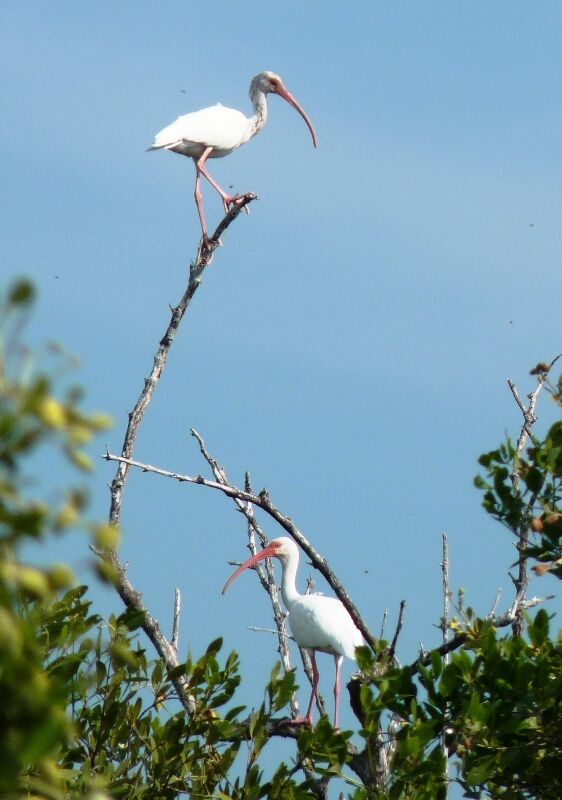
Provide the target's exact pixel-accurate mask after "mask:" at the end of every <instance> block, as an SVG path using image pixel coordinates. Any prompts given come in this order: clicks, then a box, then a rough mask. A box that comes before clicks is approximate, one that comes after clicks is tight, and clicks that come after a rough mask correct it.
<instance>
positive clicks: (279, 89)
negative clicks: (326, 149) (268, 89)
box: [276, 85, 318, 147]
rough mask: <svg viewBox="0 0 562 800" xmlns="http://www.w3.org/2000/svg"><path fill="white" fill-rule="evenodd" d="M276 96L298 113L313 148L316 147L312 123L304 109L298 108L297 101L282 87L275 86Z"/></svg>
mask: <svg viewBox="0 0 562 800" xmlns="http://www.w3.org/2000/svg"><path fill="white" fill-rule="evenodd" d="M276 94H278V95H279V97H282V98H283V100H286V101H287V102H288V103H289V105H291V106H293V108H294V109H295V111H298V112H299V114H300V115H301V117H302V118H303V119H304V121H305V122H306V124H307V125H308V130H309V131H310V133H311V136H312V142H313V144H314V147H317V146H318V139H317V138H316V131H315V130H314V127H313V125H312V122H311V121H310V118H309V116H308V114H307V113H306V111H305V110H304V108H302V106H300V105H299V104H298V103H297V101H296V100H295V98H294V97H293V95H292V94H291V93H290V92H288V91H287V90H286V89H285V87H284V86H283V85H281V86H277V91H276Z"/></svg>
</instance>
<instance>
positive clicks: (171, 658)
mask: <svg viewBox="0 0 562 800" xmlns="http://www.w3.org/2000/svg"><path fill="white" fill-rule="evenodd" d="M255 199H256V196H255V195H253V194H246V195H244V196H243V197H242V198H241V199H240V200H239V201H238V202H237V203H236V205H235V206H233V207H232V208H231V209H230V211H229V212H228V214H226V215H225V217H224V218H223V219H222V221H221V222H220V224H219V225H218V227H217V229H216V231H215V232H214V234H213V236H212V237H211V240H210V246H209V247H208V248H203V247H202V244H201V245H199V249H198V253H197V257H196V259H195V262H193V263H192V264H190V269H189V279H188V284H187V288H186V290H185V292H184V293H183V296H182V297H181V299H180V301H179V303H178V305H177V306H175V308H172V315H171V318H170V322H169V323H168V326H167V327H166V331H165V332H164V336H163V337H162V339H161V340H160V343H159V345H158V348H157V350H156V353H155V355H154V359H153V364H152V369H151V371H150V374H149V376H148V378H146V379H145V381H144V386H143V388H142V391H141V393H140V395H139V398H138V400H137V402H136V404H135V407H134V408H133V410H132V411H131V413H130V414H129V422H128V425H127V430H126V432H125V438H124V440H123V446H122V449H121V453H122V455H123V456H124V459H123V460H121V461H119V464H118V467H117V472H116V474H115V477H114V479H113V481H112V482H111V486H110V496H111V503H110V510H109V522H110V524H111V525H114V526H115V527H117V528H118V527H119V524H120V520H121V506H122V502H123V491H124V488H125V483H126V480H127V475H128V472H129V467H130V465H129V464H128V463H127V459H128V458H130V457H131V456H132V454H133V451H134V447H135V442H136V437H137V432H138V428H139V425H140V423H141V421H142V418H143V416H144V413H145V411H146V409H147V407H148V404H149V403H150V401H151V399H152V395H153V394H154V391H155V389H156V386H157V385H158V381H159V380H160V377H161V375H162V372H163V370H164V367H165V365H166V362H167V360H168V354H169V352H170V348H171V346H172V343H173V341H174V339H175V336H176V333H177V331H178V328H179V325H180V323H181V321H182V319H183V317H184V315H185V313H186V311H187V309H188V308H189V305H190V303H191V300H192V299H193V297H194V295H195V292H196V291H197V289H198V288H199V286H200V284H201V279H202V275H203V272H204V270H205V269H206V268H207V267H208V266H209V264H210V263H211V261H212V259H213V254H214V251H215V250H216V248H217V247H218V246H219V244H220V242H219V238H220V236H221V235H222V234H223V233H224V231H226V229H227V228H228V227H229V226H230V225H231V224H232V222H234V220H235V219H236V217H237V216H238V215H239V214H240V212H241V211H242V209H243V208H245V207H246V206H247V205H248V204H249V203H251V202H252V201H253V200H255ZM95 552H96V554H97V555H98V556H99V557H100V558H102V559H103V560H104V561H105V562H107V563H108V564H109V565H110V566H111V567H112V569H113V573H114V577H115V588H116V591H117V592H118V594H119V596H120V597H121V599H122V601H123V603H124V604H125V606H126V607H127V608H133V609H135V610H136V611H139V612H141V613H142V615H143V619H144V622H143V626H142V627H143V629H144V631H145V633H146V635H147V636H148V638H149V639H150V641H151V642H152V644H153V645H154V647H155V648H156V651H157V653H158V654H159V655H160V657H161V658H162V659H163V660H164V663H165V664H166V667H167V668H168V669H173V668H174V667H176V666H178V663H179V662H178V657H177V652H176V646H177V631H175V633H173V634H172V642H170V641H168V639H167V638H166V637H165V636H164V634H163V633H162V630H161V628H160V626H159V624H158V621H157V620H156V619H155V618H154V617H153V616H152V615H151V614H150V613H149V612H148V609H147V608H145V606H144V604H143V602H142V598H141V595H140V593H139V592H138V591H137V590H136V589H135V588H134V586H133V585H132V584H131V582H130V581H129V579H128V578H127V575H126V572H125V567H124V566H123V565H122V564H121V562H120V561H119V558H118V556H117V553H116V551H115V550H104V551H103V552H102V551H98V550H96V551H95ZM178 614H179V606H178ZM174 635H175V642H174ZM186 686H187V684H186V681H185V679H183V678H178V679H176V680H174V687H175V689H176V691H177V693H178V696H179V699H180V701H181V703H182V704H183V706H184V708H185V709H186V710H187V711H189V712H190V711H192V710H193V699H192V698H191V697H190V696H189V693H188V691H187V689H186Z"/></svg>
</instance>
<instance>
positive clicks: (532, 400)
mask: <svg viewBox="0 0 562 800" xmlns="http://www.w3.org/2000/svg"><path fill="white" fill-rule="evenodd" d="M560 355H561V354H559V355H557V356H556V357H555V358H553V359H552V361H551V362H550V364H542V363H541V364H538V365H537V367H535V369H533V370H532V371H531V374H532V375H537V385H536V387H535V388H534V389H533V391H532V392H530V393H529V394H528V395H527V399H528V401H529V404H528V405H527V406H525V404H524V403H523V401H522V400H521V397H520V396H519V392H518V391H517V388H516V386H515V384H514V383H513V381H512V380H510V379H508V381H507V384H508V386H509V388H510V390H511V393H512V395H513V397H514V399H515V402H516V403H517V405H518V407H519V410H520V411H521V413H522V415H523V425H522V427H521V433H520V434H519V438H518V440H517V445H516V448H515V452H516V455H515V458H514V459H513V469H512V472H511V482H512V485H513V491H514V492H515V493H517V494H519V484H520V474H519V469H520V459H521V456H522V453H523V450H524V449H525V445H526V443H527V439H528V438H532V436H533V433H532V427H533V425H534V424H535V422H536V421H537V417H536V415H535V408H536V405H537V400H538V397H539V394H540V392H541V389H542V388H543V386H544V384H545V383H546V381H547V377H548V374H549V372H550V370H551V369H552V367H553V366H554V364H555V363H556V362H557V361H558V359H559V358H560ZM534 503H535V495H533V496H532V497H531V499H530V500H529V502H528V504H527V507H528V511H529V512H530V511H531V510H532V508H533V505H534ZM525 517H526V515H525ZM516 535H517V539H518V540H517V549H518V551H519V567H518V574H517V577H516V578H514V579H513V582H514V585H515V591H516V599H517V598H518V597H521V598H523V597H524V596H525V592H526V591H527V587H528V585H529V573H528V571H527V558H526V557H525V555H524V553H525V550H526V549H527V545H528V544H529V529H528V527H527V520H526V518H524V520H523V523H522V525H520V527H519V529H518V530H517V531H516ZM523 628H524V620H523V614H522V612H521V610H519V613H518V614H517V616H516V618H515V619H514V621H513V633H514V634H516V635H521V634H522V633H523Z"/></svg>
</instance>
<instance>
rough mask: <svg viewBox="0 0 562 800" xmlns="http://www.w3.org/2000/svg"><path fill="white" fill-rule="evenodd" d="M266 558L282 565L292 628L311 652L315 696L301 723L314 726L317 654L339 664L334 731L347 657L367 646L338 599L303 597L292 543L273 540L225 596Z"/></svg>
mask: <svg viewBox="0 0 562 800" xmlns="http://www.w3.org/2000/svg"><path fill="white" fill-rule="evenodd" d="M264 558H278V559H279V561H280V562H281V568H282V570H283V577H282V579H281V596H282V597H283V602H284V604H285V607H286V608H287V611H288V612H289V617H288V619H289V627H290V628H291V633H292V634H293V637H294V638H295V641H296V642H297V644H298V645H300V647H303V648H304V649H306V650H308V652H309V654H310V658H311V661H312V694H311V695H310V702H309V704H308V709H307V712H306V717H304V719H302V720H299V721H300V722H305V723H308V724H309V725H311V724H312V704H313V702H314V698H315V697H316V692H317V687H318V667H317V666H316V656H315V651H316V650H319V651H320V652H321V653H330V654H331V655H333V656H334V660H335V662H336V680H335V683H334V702H335V713H334V727H335V728H337V727H338V703H339V695H340V670H341V662H342V660H343V657H344V656H347V657H348V658H352V659H354V660H355V648H356V647H360V646H361V645H362V644H363V637H362V635H361V632H360V631H359V630H358V628H357V627H356V626H355V623H354V622H353V620H352V619H351V617H350V616H349V613H348V611H347V609H346V608H345V607H344V605H343V604H342V603H341V602H340V601H339V600H336V598H335V597H324V596H323V595H320V594H299V592H298V591H297V587H296V585H295V576H296V574H297V567H298V563H299V549H298V547H297V546H296V544H295V543H294V542H293V540H292V539H289V538H287V537H286V536H282V537H281V538H279V539H273V541H271V542H270V543H269V544H268V545H267V547H265V548H264V549H263V550H261V551H260V552H259V553H256V555H255V556H252V557H251V558H249V559H248V560H247V561H245V562H244V564H242V565H241V566H240V567H238V569H237V570H236V572H234V573H233V574H232V575H231V576H230V578H229V579H228V581H227V582H226V584H225V586H224V589H223V590H222V593H223V594H224V593H225V592H226V590H227V589H228V587H229V586H230V584H231V583H232V581H233V580H234V579H235V578H237V577H238V575H240V573H241V572H243V571H244V570H245V569H248V567H253V566H254V564H257V562H258V561H261V560H262V559H264Z"/></svg>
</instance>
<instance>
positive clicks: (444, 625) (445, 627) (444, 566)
mask: <svg viewBox="0 0 562 800" xmlns="http://www.w3.org/2000/svg"><path fill="white" fill-rule="evenodd" d="M441 543H442V548H443V555H442V559H441V572H442V573H443V578H442V591H443V618H442V620H441V633H442V638H443V647H446V646H447V641H448V639H449V601H450V597H451V595H450V589H449V542H448V539H447V534H446V533H442V534H441ZM450 660H451V654H450V653H445V658H444V661H445V664H448V663H449V662H450ZM449 716H450V705H449V703H446V704H445V714H444V719H443V727H442V738H441V748H442V751H443V761H444V764H443V781H444V791H445V800H446V798H447V796H448V793H449V758H448V755H449V753H448V747H447V734H448V731H449Z"/></svg>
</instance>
